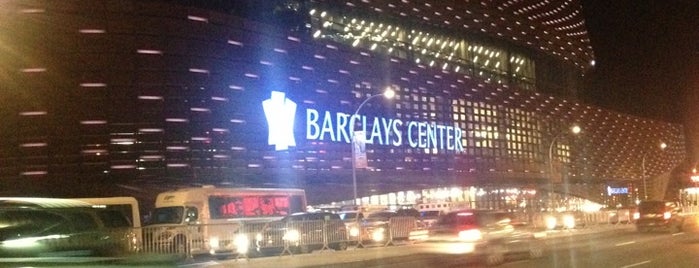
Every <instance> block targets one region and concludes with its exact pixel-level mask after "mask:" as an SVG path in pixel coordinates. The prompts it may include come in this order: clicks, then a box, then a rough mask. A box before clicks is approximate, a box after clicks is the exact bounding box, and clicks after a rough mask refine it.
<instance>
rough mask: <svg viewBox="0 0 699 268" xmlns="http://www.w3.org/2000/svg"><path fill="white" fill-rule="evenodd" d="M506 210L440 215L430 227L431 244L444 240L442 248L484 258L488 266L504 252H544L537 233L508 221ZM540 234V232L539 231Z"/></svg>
mask: <svg viewBox="0 0 699 268" xmlns="http://www.w3.org/2000/svg"><path fill="white" fill-rule="evenodd" d="M511 219H512V217H511V215H510V213H507V212H500V211H491V210H456V211H451V212H449V213H447V214H445V215H442V216H441V217H440V218H439V220H437V222H435V223H434V224H433V225H432V226H430V227H429V238H428V239H427V241H428V242H430V243H443V244H446V245H444V246H443V247H438V248H446V249H450V250H457V249H458V252H449V253H459V254H473V255H476V256H479V257H483V259H484V261H485V262H486V264H487V265H496V264H499V263H502V262H503V261H504V260H505V255H506V254H511V253H526V254H528V256H529V257H532V258H538V257H541V256H542V255H543V248H544V246H543V241H542V240H540V239H539V238H540V236H539V235H538V234H542V233H537V232H532V231H529V230H527V229H525V227H517V228H515V226H513V225H512V224H511ZM542 235H543V234H542Z"/></svg>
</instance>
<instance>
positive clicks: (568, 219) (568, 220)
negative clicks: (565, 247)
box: [563, 215, 575, 229]
mask: <svg viewBox="0 0 699 268" xmlns="http://www.w3.org/2000/svg"><path fill="white" fill-rule="evenodd" d="M563 226H564V227H565V228H568V229H573V228H575V217H573V215H563Z"/></svg>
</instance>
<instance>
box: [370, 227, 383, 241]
mask: <svg viewBox="0 0 699 268" xmlns="http://www.w3.org/2000/svg"><path fill="white" fill-rule="evenodd" d="M384 231H385V229H384V228H376V229H374V231H372V232H371V239H372V240H374V241H376V242H381V241H383V240H384V239H386V235H385V234H384Z"/></svg>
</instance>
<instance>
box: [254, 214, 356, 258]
mask: <svg viewBox="0 0 699 268" xmlns="http://www.w3.org/2000/svg"><path fill="white" fill-rule="evenodd" d="M348 242H349V240H348V237H347V228H346V226H345V223H344V222H343V221H342V219H341V218H340V216H339V215H338V214H335V213H330V212H301V213H294V214H292V215H289V216H286V217H284V218H282V219H281V220H278V221H272V222H269V223H267V224H266V226H265V227H264V228H263V229H262V232H260V233H259V234H258V235H257V237H256V245H257V250H258V252H260V253H262V254H270V253H282V254H283V253H285V251H287V250H288V251H289V253H308V252H311V251H313V250H319V249H324V248H325V247H326V246H327V247H328V248H330V249H334V250H345V249H347V244H348Z"/></svg>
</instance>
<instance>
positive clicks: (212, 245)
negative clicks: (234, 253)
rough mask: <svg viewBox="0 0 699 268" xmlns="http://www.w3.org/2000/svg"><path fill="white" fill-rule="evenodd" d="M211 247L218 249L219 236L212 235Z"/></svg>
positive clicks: (210, 239)
mask: <svg viewBox="0 0 699 268" xmlns="http://www.w3.org/2000/svg"><path fill="white" fill-rule="evenodd" d="M209 247H210V248H211V249H218V247H219V244H218V237H216V236H212V237H210V238H209Z"/></svg>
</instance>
